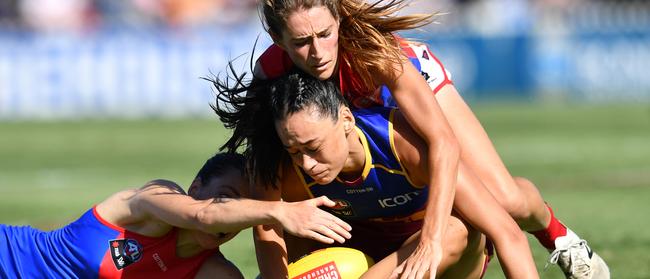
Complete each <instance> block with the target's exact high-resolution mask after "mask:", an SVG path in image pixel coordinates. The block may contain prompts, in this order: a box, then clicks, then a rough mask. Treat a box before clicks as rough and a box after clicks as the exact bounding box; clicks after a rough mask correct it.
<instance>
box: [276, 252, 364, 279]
mask: <svg viewBox="0 0 650 279" xmlns="http://www.w3.org/2000/svg"><path fill="white" fill-rule="evenodd" d="M374 263H375V262H374V261H373V260H372V259H371V258H370V257H368V256H367V255H366V254H364V253H363V252H361V251H359V250H356V249H352V248H344V247H331V248H325V249H321V250H316V251H314V252H312V253H310V254H309V255H307V256H305V257H303V258H301V259H300V260H298V261H296V262H293V263H291V264H289V267H288V269H289V278H290V279H356V278H359V277H360V276H361V274H363V273H364V272H366V270H368V268H370V267H371V266H372V265H373V264H374Z"/></svg>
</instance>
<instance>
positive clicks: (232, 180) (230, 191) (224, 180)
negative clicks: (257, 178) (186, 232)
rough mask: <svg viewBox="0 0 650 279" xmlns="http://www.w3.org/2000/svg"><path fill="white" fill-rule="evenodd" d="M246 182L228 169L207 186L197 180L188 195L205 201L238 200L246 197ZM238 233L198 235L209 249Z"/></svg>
mask: <svg viewBox="0 0 650 279" xmlns="http://www.w3.org/2000/svg"><path fill="white" fill-rule="evenodd" d="M248 193H249V192H248V181H247V180H246V178H245V177H244V176H243V175H242V174H241V172H240V171H239V170H237V169H235V168H228V169H226V170H224V172H223V173H222V174H221V175H219V176H218V177H213V178H211V179H210V180H209V182H208V185H201V181H200V180H199V179H198V178H197V179H195V180H194V181H193V182H192V186H190V190H189V194H190V195H191V196H192V197H194V198H195V199H198V200H205V199H212V198H215V199H217V200H216V202H219V201H220V199H238V198H242V197H248V196H249V195H248ZM238 233H239V232H229V233H218V234H216V235H215V234H207V233H199V234H201V235H199V236H198V238H199V241H200V243H201V245H202V246H204V247H205V248H208V249H211V248H215V247H218V246H219V245H221V244H223V243H226V242H228V241H229V240H231V239H232V238H233V237H235V236H236V235H237V234H238Z"/></svg>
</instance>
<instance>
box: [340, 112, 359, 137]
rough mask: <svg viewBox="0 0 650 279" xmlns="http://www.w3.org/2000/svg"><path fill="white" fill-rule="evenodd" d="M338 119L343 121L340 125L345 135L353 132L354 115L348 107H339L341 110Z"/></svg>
mask: <svg viewBox="0 0 650 279" xmlns="http://www.w3.org/2000/svg"><path fill="white" fill-rule="evenodd" d="M339 119H340V120H341V121H343V123H342V124H343V130H345V135H348V134H349V133H351V132H353V131H354V125H355V123H356V122H355V121H354V115H353V114H352V111H351V110H350V108H349V107H346V106H341V109H339Z"/></svg>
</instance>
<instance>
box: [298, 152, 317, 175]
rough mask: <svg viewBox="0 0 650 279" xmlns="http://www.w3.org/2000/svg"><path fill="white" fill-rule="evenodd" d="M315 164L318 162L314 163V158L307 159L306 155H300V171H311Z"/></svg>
mask: <svg viewBox="0 0 650 279" xmlns="http://www.w3.org/2000/svg"><path fill="white" fill-rule="evenodd" d="M317 163H318V162H316V160H314V158H312V157H309V156H308V155H306V154H302V156H301V158H300V164H301V166H302V169H304V170H306V171H308V170H311V169H312V168H314V167H315V166H316V164H317Z"/></svg>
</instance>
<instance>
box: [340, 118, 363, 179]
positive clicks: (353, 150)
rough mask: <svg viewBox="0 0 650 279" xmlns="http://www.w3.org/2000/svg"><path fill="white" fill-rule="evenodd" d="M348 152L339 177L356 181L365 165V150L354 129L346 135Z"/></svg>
mask: <svg viewBox="0 0 650 279" xmlns="http://www.w3.org/2000/svg"><path fill="white" fill-rule="evenodd" d="M348 142H349V146H350V151H349V153H348V154H349V155H348V159H347V161H346V162H345V166H343V169H342V170H341V173H340V174H339V177H340V178H342V179H344V180H348V181H351V180H354V179H357V178H358V177H359V176H360V175H361V173H362V172H363V168H364V167H365V165H366V149H365V148H364V146H363V143H362V142H361V138H359V135H358V134H357V131H356V129H355V130H354V131H353V132H352V133H350V135H348Z"/></svg>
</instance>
